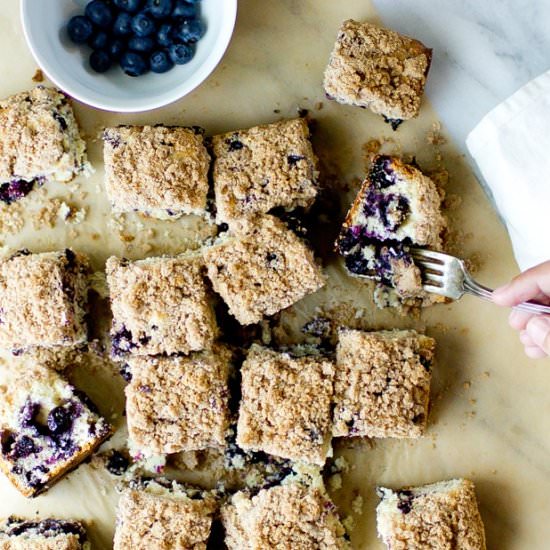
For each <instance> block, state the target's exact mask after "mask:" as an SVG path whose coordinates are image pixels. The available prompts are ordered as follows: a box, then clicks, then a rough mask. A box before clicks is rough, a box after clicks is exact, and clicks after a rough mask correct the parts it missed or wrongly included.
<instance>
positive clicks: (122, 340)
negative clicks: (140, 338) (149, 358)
mask: <svg viewBox="0 0 550 550" xmlns="http://www.w3.org/2000/svg"><path fill="white" fill-rule="evenodd" d="M111 345H112V354H113V355H114V356H121V355H124V354H125V353H129V352H131V351H132V350H133V349H135V348H136V347H137V345H136V344H135V343H134V342H133V336H132V333H131V332H130V331H129V330H128V329H127V328H126V327H125V326H122V328H121V329H120V330H118V331H117V332H115V333H114V334H113V335H112V336H111Z"/></svg>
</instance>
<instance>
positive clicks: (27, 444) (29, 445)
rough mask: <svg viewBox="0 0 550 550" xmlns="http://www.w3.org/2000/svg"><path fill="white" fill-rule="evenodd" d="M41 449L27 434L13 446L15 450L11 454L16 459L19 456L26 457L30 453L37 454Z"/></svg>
mask: <svg viewBox="0 0 550 550" xmlns="http://www.w3.org/2000/svg"><path fill="white" fill-rule="evenodd" d="M39 450H40V449H39V448H38V447H37V446H36V445H35V444H34V441H33V440H32V439H31V438H30V437H28V436H26V435H22V436H21V437H20V438H19V439H18V440H17V441H16V442H15V445H14V446H13V450H12V452H11V456H12V457H13V458H14V459H18V458H26V457H28V456H29V455H32V454H35V453H37V452H38V451H39Z"/></svg>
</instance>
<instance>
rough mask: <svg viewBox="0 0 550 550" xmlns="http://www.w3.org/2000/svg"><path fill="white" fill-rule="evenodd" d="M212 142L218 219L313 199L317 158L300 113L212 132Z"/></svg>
mask: <svg viewBox="0 0 550 550" xmlns="http://www.w3.org/2000/svg"><path fill="white" fill-rule="evenodd" d="M212 145H213V149H214V156H215V161H214V171H213V174H214V190H215V193H216V208H217V219H218V221H219V222H225V223H230V222H232V221H234V220H235V219H238V218H242V217H244V216H249V215H252V214H259V213H267V212H269V211H270V210H271V209H273V208H276V207H283V208H285V209H287V210H292V209H294V208H296V207H303V208H307V207H309V206H311V204H312V203H313V201H314V200H315V197H316V195H317V159H316V157H315V154H314V153H313V149H312V147H311V143H310V141H309V129H308V125H307V122H306V121H305V120H304V119H302V118H298V119H292V120H282V121H280V122H275V123H273V124H267V125H264V126H255V127H254V128H250V129H248V130H238V131H235V132H229V133H227V134H223V135H219V136H214V138H213V139H212Z"/></svg>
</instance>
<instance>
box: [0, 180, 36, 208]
mask: <svg viewBox="0 0 550 550" xmlns="http://www.w3.org/2000/svg"><path fill="white" fill-rule="evenodd" d="M43 183H44V178H36V179H33V180H30V181H27V180H24V179H15V180H12V181H8V182H5V183H2V184H0V201H1V202H4V203H6V204H12V203H13V202H15V201H18V200H19V199H22V198H23V197H26V196H27V195H28V194H29V193H30V192H31V191H32V190H33V188H34V186H35V185H36V186H37V187H39V186H41V185H42V184H43Z"/></svg>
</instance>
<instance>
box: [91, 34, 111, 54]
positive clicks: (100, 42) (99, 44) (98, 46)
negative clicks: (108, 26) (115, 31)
mask: <svg viewBox="0 0 550 550" xmlns="http://www.w3.org/2000/svg"><path fill="white" fill-rule="evenodd" d="M108 44H109V35H108V34H107V33H106V32H105V31H98V32H96V33H95V34H92V36H91V38H90V40H88V46H90V48H92V50H105V49H106V48H107V45H108Z"/></svg>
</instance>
